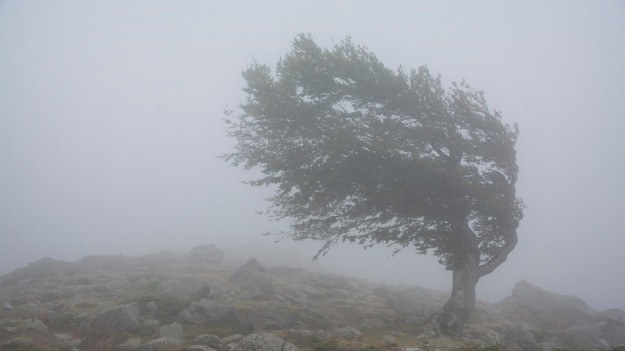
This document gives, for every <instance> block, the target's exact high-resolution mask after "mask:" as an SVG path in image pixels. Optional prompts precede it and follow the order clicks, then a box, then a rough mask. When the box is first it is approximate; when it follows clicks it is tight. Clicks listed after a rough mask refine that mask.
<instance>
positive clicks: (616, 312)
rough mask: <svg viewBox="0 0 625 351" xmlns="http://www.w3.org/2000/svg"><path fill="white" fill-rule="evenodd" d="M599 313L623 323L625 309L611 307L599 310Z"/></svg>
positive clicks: (624, 320) (624, 321)
mask: <svg viewBox="0 0 625 351" xmlns="http://www.w3.org/2000/svg"><path fill="white" fill-rule="evenodd" d="M599 314H601V315H602V316H604V317H607V318H610V319H612V320H615V321H618V322H621V323H625V311H623V310H621V309H618V308H611V309H609V310H605V311H601V312H599Z"/></svg>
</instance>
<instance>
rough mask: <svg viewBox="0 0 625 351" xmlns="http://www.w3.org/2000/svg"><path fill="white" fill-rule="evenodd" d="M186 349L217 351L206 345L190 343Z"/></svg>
mask: <svg viewBox="0 0 625 351" xmlns="http://www.w3.org/2000/svg"><path fill="white" fill-rule="evenodd" d="M187 351H217V350H215V349H214V348H212V347H210V346H206V345H191V346H189V347H187Z"/></svg>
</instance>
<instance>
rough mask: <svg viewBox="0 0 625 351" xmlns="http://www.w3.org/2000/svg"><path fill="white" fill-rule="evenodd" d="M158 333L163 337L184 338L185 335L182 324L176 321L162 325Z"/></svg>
mask: <svg viewBox="0 0 625 351" xmlns="http://www.w3.org/2000/svg"><path fill="white" fill-rule="evenodd" d="M158 334H159V335H160V336H161V337H168V338H175V339H182V337H183V330H182V325H180V324H179V323H176V322H174V323H172V324H168V325H164V326H162V327H160V329H159V330H158Z"/></svg>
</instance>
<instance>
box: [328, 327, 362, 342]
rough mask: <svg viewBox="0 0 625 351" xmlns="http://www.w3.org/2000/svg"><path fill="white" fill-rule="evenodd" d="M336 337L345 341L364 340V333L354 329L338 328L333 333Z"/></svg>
mask: <svg viewBox="0 0 625 351" xmlns="http://www.w3.org/2000/svg"><path fill="white" fill-rule="evenodd" d="M333 334H334V336H335V337H337V338H339V339H343V340H359V339H362V333H361V332H360V331H359V330H358V329H356V328H354V327H345V328H338V329H336V330H334V331H333Z"/></svg>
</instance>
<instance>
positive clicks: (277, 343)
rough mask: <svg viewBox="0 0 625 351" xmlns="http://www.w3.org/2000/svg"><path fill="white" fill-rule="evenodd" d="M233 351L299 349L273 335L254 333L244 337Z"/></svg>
mask: <svg viewBox="0 0 625 351" xmlns="http://www.w3.org/2000/svg"><path fill="white" fill-rule="evenodd" d="M235 351H299V349H298V348H297V347H296V346H295V345H293V344H292V343H290V342H288V341H286V340H284V339H282V338H279V337H277V336H275V335H273V334H268V333H256V334H250V335H248V336H246V337H244V338H243V339H242V340H241V341H240V342H239V343H238V345H237V346H236V348H235Z"/></svg>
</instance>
